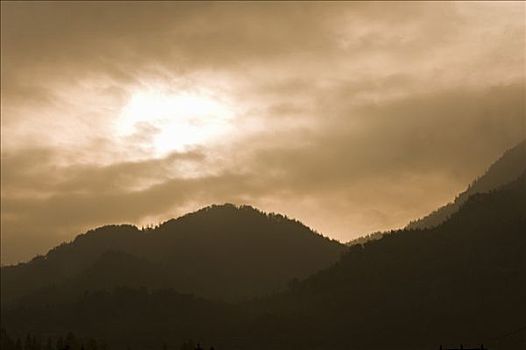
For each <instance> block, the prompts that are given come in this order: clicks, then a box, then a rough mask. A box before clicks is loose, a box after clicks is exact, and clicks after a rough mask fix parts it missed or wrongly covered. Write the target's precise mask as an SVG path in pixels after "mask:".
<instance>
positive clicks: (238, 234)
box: [2, 204, 345, 301]
mask: <svg viewBox="0 0 526 350" xmlns="http://www.w3.org/2000/svg"><path fill="white" fill-rule="evenodd" d="M344 249H345V247H344V246H343V245H342V244H340V243H339V242H337V241H334V240H330V239H328V238H325V237H323V236H321V235H319V234H317V233H315V232H313V231H312V230H311V229H309V228H308V227H306V226H304V225H303V224H301V223H299V222H298V221H294V220H290V219H288V218H286V217H284V216H282V215H278V214H266V213H263V212H261V211H259V210H257V209H254V208H252V207H249V206H241V207H236V206H234V205H232V204H225V205H214V206H210V207H206V208H204V209H201V210H199V211H197V212H194V213H191V214H187V215H184V216H182V217H180V218H178V219H175V220H169V221H167V222H164V223H162V224H160V225H159V226H157V227H155V228H146V229H142V230H141V229H138V228H137V227H135V226H131V225H120V226H105V227H100V228H98V229H95V230H92V231H89V232H87V233H85V234H82V235H79V236H77V237H76V238H75V240H74V241H72V242H70V243H65V244H62V245H60V246H58V247H56V248H54V249H52V250H51V251H50V252H49V253H47V254H46V255H45V256H41V257H37V258H35V259H33V260H32V261H30V262H29V263H22V264H18V265H16V266H9V267H2V301H6V300H12V299H14V298H16V297H19V296H21V295H24V294H26V293H29V292H31V291H35V290H37V289H39V288H42V287H46V286H49V285H61V286H62V287H63V288H70V289H73V290H77V291H78V290H90V289H91V290H93V289H97V288H102V287H106V288H107V287H112V286H142V285H144V286H149V287H171V288H176V289H177V290H179V291H182V292H192V293H195V294H197V295H201V296H206V297H210V298H213V299H226V300H238V299H241V298H248V297H255V296H262V295H265V294H268V293H271V292H276V291H278V290H282V289H284V288H285V287H286V286H287V283H289V282H290V281H291V280H292V279H298V278H305V277H307V276H308V275H310V274H312V273H314V272H316V271H317V270H320V269H322V268H324V267H327V266H329V265H330V264H332V263H333V262H335V261H336V260H337V259H338V258H339V256H340V254H341V253H342V252H343V251H344Z"/></svg>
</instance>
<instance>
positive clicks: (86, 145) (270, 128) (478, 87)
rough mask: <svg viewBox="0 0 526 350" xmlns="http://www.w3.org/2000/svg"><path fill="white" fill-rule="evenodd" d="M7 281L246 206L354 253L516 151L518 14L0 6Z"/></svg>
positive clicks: (335, 6)
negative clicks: (19, 270) (361, 240)
mask: <svg viewBox="0 0 526 350" xmlns="http://www.w3.org/2000/svg"><path fill="white" fill-rule="evenodd" d="M1 6H2V22H1V29H2V37H1V45H2V46H1V49H2V51H1V59H2V61H1V87H2V91H1V98H2V101H1V117H2V119H1V127H2V129H1V146H2V147H1V156H2V168H1V176H2V177H1V179H2V190H1V204H2V208H1V224H2V236H1V240H2V241H1V243H2V251H1V252H2V264H6V263H15V262H18V261H21V260H27V259H29V258H31V257H32V256H34V255H35V254H38V253H40V254H42V253H45V252H46V251H47V250H48V249H50V248H51V247H52V246H54V245H56V244H58V243H59V242H61V241H64V240H70V239H72V238H73V237H74V236H75V235H76V234H78V233H81V232H82V231H84V230H86V229H88V228H92V227H94V226H98V225H103V224H108V223H122V222H130V223H134V224H145V223H156V222H158V221H162V220H166V219H168V218H171V217H176V216H178V215H180V214H183V213H185V212H187V211H191V210H194V209H198V208H200V207H202V206H206V205H209V204H212V203H224V202H233V203H238V204H241V203H244V204H251V205H254V206H257V207H259V208H261V209H263V210H266V211H275V212H280V213H283V214H286V215H288V216H290V217H294V218H297V219H299V220H300V221H302V222H304V223H305V224H307V225H308V226H310V227H312V228H314V229H316V230H318V231H319V232H321V233H323V234H325V235H327V236H330V237H333V238H336V239H339V240H341V241H348V240H350V239H352V238H355V237H357V236H360V235H363V234H367V233H370V232H373V231H377V230H386V229H391V228H397V227H402V226H404V225H405V224H406V223H407V222H408V221H410V220H412V219H415V218H417V217H419V216H422V215H424V214H426V213H428V212H429V211H431V210H433V209H435V208H436V207H438V206H440V205H442V204H444V203H445V202H447V201H449V200H451V199H452V198H453V197H454V196H455V195H456V194H457V193H458V192H459V191H461V190H463V189H464V188H465V187H466V186H467V184H468V183H469V182H471V180H473V179H474V178H475V177H476V176H478V175H480V174H481V173H482V172H483V171H484V170H485V169H486V168H487V167H488V166H489V164H490V163H491V162H493V161H494V160H495V159H496V158H498V156H499V155H500V154H501V153H502V152H503V151H504V150H506V149H507V148H509V147H511V146H513V145H514V144H515V143H517V142H518V141H519V140H520V139H521V138H524V136H525V135H526V133H525V119H526V117H525V45H526V33H525V21H524V18H525V4H524V3H520V2H516V3H503V2H499V3H490V2H488V3H474V2H466V3H451V2H448V3H417V2H409V3H386V2H379V3H358V2H352V3H342V2H336V3H240V2H235V3H204V2H201V3H167V2H162V3H153V2H136V3H123V2H116V3H109V2H108V3H88V2H82V3H80V2H79V3H65V2H55V3H46V2H41V3H30V2H2V5H1Z"/></svg>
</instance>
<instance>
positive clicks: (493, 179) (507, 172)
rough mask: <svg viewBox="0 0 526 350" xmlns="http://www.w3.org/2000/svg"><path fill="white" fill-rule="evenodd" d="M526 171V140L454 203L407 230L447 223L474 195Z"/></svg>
mask: <svg viewBox="0 0 526 350" xmlns="http://www.w3.org/2000/svg"><path fill="white" fill-rule="evenodd" d="M524 171H526V139H525V140H523V141H522V142H520V143H519V144H517V145H516V146H515V147H513V148H511V149H509V150H507V151H506V152H505V153H504V154H503V155H502V156H501V157H500V158H499V159H498V160H497V161H495V162H494V163H493V164H492V165H491V166H490V167H489V169H488V170H487V171H486V173H485V174H484V175H482V176H480V177H478V178H477V179H475V180H474V181H473V182H472V183H471V185H469V187H468V188H467V189H466V190H465V191H464V192H462V193H460V194H459V195H458V196H457V197H456V198H455V200H454V201H453V202H451V203H448V204H446V205H445V206H443V207H441V208H438V209H437V210H435V211H433V212H432V213H430V214H429V215H427V216H425V217H423V218H421V219H418V220H416V221H412V222H411V223H409V225H407V228H409V229H412V228H428V227H434V226H437V225H439V224H441V223H442V222H444V221H446V220H447V218H449V217H450V216H451V215H452V214H453V213H455V212H456V211H457V210H458V209H459V208H460V206H461V205H462V204H463V203H464V202H465V201H466V200H467V199H468V198H469V197H470V196H471V195H473V194H476V193H485V192H489V191H492V190H494V189H497V188H499V187H501V186H503V185H505V184H507V183H510V182H513V181H514V180H516V179H517V178H519V176H520V175H521V174H522V173H524Z"/></svg>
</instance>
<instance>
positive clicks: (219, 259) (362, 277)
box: [1, 146, 526, 350]
mask: <svg viewBox="0 0 526 350" xmlns="http://www.w3.org/2000/svg"><path fill="white" fill-rule="evenodd" d="M521 147H522V146H521ZM514 150H515V149H514ZM514 150H511V151H509V152H508V153H507V154H506V155H505V156H504V157H503V158H501V160H499V161H498V162H497V163H495V164H498V163H499V162H501V164H500V165H498V166H496V165H494V166H492V169H493V170H491V169H490V171H488V174H490V173H493V174H502V172H501V171H500V170H499V171H496V170H495V169H503V168H504V166H503V165H502V164H505V162H506V161H505V162H504V163H502V159H505V158H507V159H515V160H516V161H519V162H520V161H521V158H520V157H519V156H517V157H515V156H510V152H511V154H515V153H514ZM519 154H520V152H519ZM510 162H511V161H510ZM510 169H515V167H514V166H510ZM511 173H512V171H511V170H510V172H508V173H507V174H508V175H509V174H511ZM488 174H486V175H488ZM486 175H485V176H486ZM485 176H484V177H485ZM499 176H500V175H499ZM499 176H497V175H488V177H487V179H486V180H482V179H483V178H484V177H481V178H480V179H479V180H478V181H477V182H476V183H478V185H477V187H478V188H479V189H480V190H479V191H475V192H472V193H471V194H470V195H468V197H467V198H465V199H464V200H463V201H462V202H459V204H458V208H457V210H455V211H454V212H452V213H451V215H448V217H447V218H446V219H445V220H444V221H442V222H440V223H438V224H437V225H432V227H428V228H421V229H420V228H419V229H413V228H406V229H403V230H399V231H393V232H390V233H389V234H387V235H384V236H382V237H380V238H378V239H376V240H372V241H368V242H364V243H363V244H357V245H354V246H352V247H349V248H345V247H344V246H342V245H341V244H339V243H337V242H334V241H331V240H329V239H327V238H324V237H323V236H320V235H318V234H316V233H315V232H313V231H311V230H309V229H308V228H307V227H305V226H304V225H302V224H300V223H298V222H296V221H292V220H289V219H287V218H285V217H283V216H280V215H275V214H264V213H262V212H260V211H258V210H256V209H254V208H251V207H235V206H233V205H223V206H212V207H208V208H205V209H203V210H201V211H198V212H195V213H192V214H189V215H186V216H183V217H181V218H179V219H176V220H171V221H168V222H166V223H164V224H162V225H160V226H159V227H157V228H153V229H147V230H139V229H137V228H135V227H133V226H108V227H104V228H100V229H97V230H94V231H90V232H88V233H86V234H84V235H81V236H79V237H77V238H76V239H75V240H74V241H73V242H71V243H68V244H64V245H62V246H59V247H57V248H55V249H53V250H52V251H50V252H49V253H48V254H47V255H46V256H45V257H39V258H36V259H34V260H33V261H31V262H29V263H27V264H20V265H17V266H12V267H6V268H2V310H1V323H2V327H5V328H6V329H7V330H8V332H10V333H11V334H14V335H15V336H16V335H23V334H25V333H26V332H31V333H33V334H39V335H42V336H50V335H51V336H53V335H56V334H64V333H65V332H68V331H74V332H75V333H76V334H79V335H81V336H90V337H95V338H97V339H104V340H105V341H106V342H107V343H108V344H109V345H110V349H127V348H128V347H129V348H130V349H161V348H162V346H163V344H168V346H169V347H168V348H170V347H171V348H172V349H173V348H178V347H179V346H180V344H182V343H183V342H184V341H187V340H188V339H193V340H195V341H199V342H201V344H203V345H206V346H210V345H213V346H214V347H215V348H216V349H258V350H263V349H266V350H268V349H276V350H278V349H279V350H281V349H311V350H314V349H358V350H360V349H361V350H377V349H400V350H402V349H404V350H426V349H429V350H431V349H433V350H434V349H438V347H439V345H440V344H443V345H444V346H446V345H455V346H459V344H464V345H468V344H472V345H476V346H480V344H481V343H483V344H484V345H485V346H486V347H487V348H489V349H491V350H493V349H496V350H512V349H513V350H517V349H523V348H526V318H525V317H524V314H525V313H524V311H525V305H526V254H524V252H525V251H526V234H525V233H526V172H524V171H522V172H519V174H517V176H512V177H513V179H512V180H511V181H507V180H506V179H509V177H499ZM503 182H504V183H503ZM497 183H502V184H501V185H498V184H497ZM474 186H475V185H473V186H472V187H474ZM493 186H496V187H495V188H493ZM481 189H486V190H484V191H482V190H481ZM190 293H191V294H194V295H195V296H194V295H191V294H190ZM249 297H253V298H251V299H247V298H249ZM221 300H223V301H221ZM225 300H226V301H228V302H225ZM7 350H10V349H7ZM73 350H75V349H73Z"/></svg>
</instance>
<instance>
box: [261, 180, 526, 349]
mask: <svg viewBox="0 0 526 350" xmlns="http://www.w3.org/2000/svg"><path fill="white" fill-rule="evenodd" d="M525 232H526V175H525V174H524V173H523V175H522V176H521V177H520V178H519V179H518V180H516V181H514V182H513V183H511V184H509V185H506V186H504V187H503V188H501V189H499V190H497V191H492V192H489V193H484V194H475V195H473V196H471V197H470V198H469V199H468V200H467V201H466V202H465V203H464V205H463V206H461V208H460V209H459V211H458V212H456V213H455V214H453V215H452V217H451V218H450V219H449V220H448V221H446V222H445V223H443V224H441V225H439V226H438V227H436V228H433V229H427V230H402V231H399V232H394V233H392V234H390V235H386V236H384V237H383V238H382V239H380V240H377V241H371V242H368V243H366V244H365V245H363V246H362V245H357V246H354V247H352V248H351V249H350V251H349V253H347V254H345V255H344V257H343V258H342V259H341V260H340V261H339V262H338V263H337V264H336V265H334V266H332V267H330V268H328V269H327V270H324V271H322V272H320V273H318V274H316V275H314V276H312V277H311V278H309V279H307V280H306V281H305V282H303V283H301V284H299V285H297V286H296V288H295V289H293V290H291V291H290V292H288V293H285V294H282V295H280V296H277V297H275V298H273V299H272V300H270V301H268V303H267V304H266V305H265V306H263V307H262V306H261V305H257V306H255V307H257V308H260V309H261V310H265V311H266V312H277V310H279V312H280V313H286V314H289V315H295V316H294V317H293V319H292V320H288V321H287V323H286V324H283V323H282V322H281V321H280V320H279V318H275V319H271V320H269V321H268V322H269V324H272V325H273V326H272V327H276V328H279V329H281V331H282V332H284V333H287V334H290V335H291V338H294V339H296V341H298V344H296V345H295V346H293V347H297V346H303V345H304V344H302V343H301V342H302V340H301V339H302V338H301V334H302V333H304V332H307V333H308V331H306V330H312V329H316V328H318V327H319V329H318V330H317V331H316V332H315V333H314V334H316V338H314V339H311V341H310V344H311V347H313V348H315V347H314V346H313V345H312V344H314V343H317V342H319V345H320V348H327V347H328V346H330V345H333V346H340V347H343V348H345V347H346V346H347V347H349V348H357V349H382V348H389V349H421V350H422V349H436V348H438V345H439V344H441V343H442V344H461V343H464V344H466V343H471V344H478V345H480V343H481V342H484V343H485V344H486V345H492V347H490V348H496V349H518V348H521V346H526V333H525V332H526V331H525V328H524V327H525V326H526V318H524V311H525V310H526V309H525V306H526V255H525V254H524V252H525V251H526V235H525ZM325 324H328V325H330V326H326V327H324V326H320V325H325ZM516 329H523V331H522V332H523V333H521V334H522V335H521V337H519V338H516V339H515V340H513V341H512V343H511V344H508V345H506V341H509V339H505V337H504V335H505V334H508V333H510V332H512V331H513V330H516ZM379 335H381V336H379ZM326 339H331V340H330V341H327V340H326ZM498 341H499V342H500V343H499V344H497V342H498ZM331 342H333V344H331ZM497 345H498V346H497Z"/></svg>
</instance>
